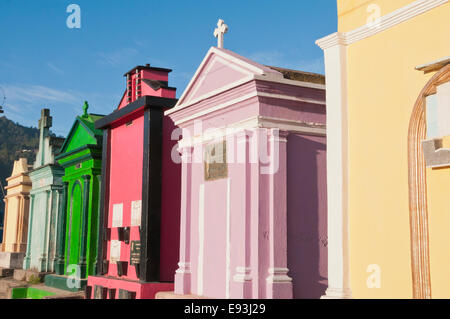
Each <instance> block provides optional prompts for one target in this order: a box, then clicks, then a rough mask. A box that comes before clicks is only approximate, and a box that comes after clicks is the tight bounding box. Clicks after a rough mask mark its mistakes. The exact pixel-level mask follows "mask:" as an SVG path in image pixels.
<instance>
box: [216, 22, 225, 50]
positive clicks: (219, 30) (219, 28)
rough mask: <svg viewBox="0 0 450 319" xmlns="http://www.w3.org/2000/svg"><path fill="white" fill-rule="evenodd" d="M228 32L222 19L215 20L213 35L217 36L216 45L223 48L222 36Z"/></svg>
mask: <svg viewBox="0 0 450 319" xmlns="http://www.w3.org/2000/svg"><path fill="white" fill-rule="evenodd" d="M227 32H228V26H227V25H226V24H225V22H224V21H223V20H222V19H219V22H217V28H216V29H215V30H214V37H216V38H217V47H218V48H220V49H223V36H224V34H225V33H227Z"/></svg>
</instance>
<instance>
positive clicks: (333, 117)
mask: <svg viewBox="0 0 450 319" xmlns="http://www.w3.org/2000/svg"><path fill="white" fill-rule="evenodd" d="M324 56H325V70H326V76H327V89H326V95H327V103H328V104H327V105H328V107H327V203H328V212H327V219H328V290H327V292H326V294H327V295H326V297H327V298H329V297H333V298H336V297H340V298H348V297H351V291H350V271H349V263H350V261H349V240H348V238H349V225H348V218H349V212H348V167H349V161H348V140H349V138H348V88H347V48H346V46H345V45H343V44H338V45H335V46H330V47H328V48H327V49H325V52H324Z"/></svg>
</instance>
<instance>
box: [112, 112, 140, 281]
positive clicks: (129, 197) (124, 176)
mask: <svg viewBox="0 0 450 319" xmlns="http://www.w3.org/2000/svg"><path fill="white" fill-rule="evenodd" d="M143 115H144V112H143V110H141V111H140V112H139V113H137V114H135V115H134V116H133V117H130V118H128V119H125V120H123V121H120V122H119V123H117V124H116V125H114V126H113V127H112V129H111V157H110V158H111V159H110V165H111V166H110V184H109V194H110V199H109V209H108V214H107V218H108V228H110V229H111V240H119V234H118V231H117V227H119V226H117V224H116V225H113V211H114V205H118V204H119V205H120V204H122V205H123V217H122V223H121V225H120V227H130V226H131V210H132V202H134V201H142V167H143V164H142V158H143V143H144V117H143ZM131 120H132V121H133V124H131V125H127V123H129V121H131ZM134 240H139V226H133V227H130V243H131V241H134ZM120 245H121V248H120V260H121V261H128V262H129V259H130V247H129V246H130V245H126V244H125V243H124V242H121V243H120ZM110 256H111V246H110V243H108V255H107V258H108V260H110ZM108 275H109V276H114V277H117V276H118V275H117V264H115V263H110V264H109V267H108ZM122 278H126V279H131V280H137V279H138V277H137V276H136V271H135V267H134V266H131V265H128V271H127V274H126V275H124V276H123V277H122Z"/></svg>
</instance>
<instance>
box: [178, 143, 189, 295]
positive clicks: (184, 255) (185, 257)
mask: <svg viewBox="0 0 450 319" xmlns="http://www.w3.org/2000/svg"><path fill="white" fill-rule="evenodd" d="M179 151H180V153H181V159H182V168H181V216H180V262H179V263H178V269H177V270H176V273H175V293H176V294H179V295H187V294H190V293H191V195H192V190H191V183H192V180H191V178H192V152H193V147H183V148H180V149H179Z"/></svg>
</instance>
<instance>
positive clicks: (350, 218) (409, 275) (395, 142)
mask: <svg viewBox="0 0 450 319" xmlns="http://www.w3.org/2000/svg"><path fill="white" fill-rule="evenodd" d="M337 3H338V32H337V33H334V34H332V35H329V36H327V37H325V38H323V39H320V40H318V41H317V44H318V45H319V46H320V47H321V48H322V49H323V50H324V55H325V69H326V78H327V130H328V132H327V149H328V154H327V156H328V158H327V160H328V164H327V165H328V167H327V170H328V207H329V208H328V225H329V226H328V237H329V238H328V243H329V245H328V249H329V251H328V254H329V257H328V259H329V270H328V272H329V274H328V277H329V278H328V280H329V288H328V290H327V295H326V296H325V297H328V298H450V290H448V288H447V287H449V286H450V275H449V274H448V271H449V269H450V249H448V243H449V242H450V205H449V204H448V198H449V197H450V137H449V135H450V82H449V80H450V41H449V34H450V3H449V0H416V1H413V0H394V1H393V0H338V1H337Z"/></svg>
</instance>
